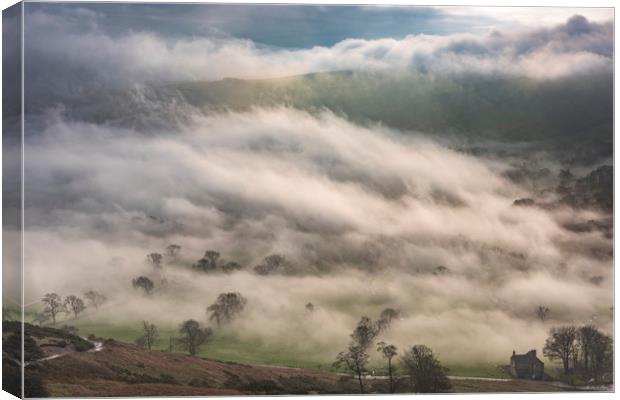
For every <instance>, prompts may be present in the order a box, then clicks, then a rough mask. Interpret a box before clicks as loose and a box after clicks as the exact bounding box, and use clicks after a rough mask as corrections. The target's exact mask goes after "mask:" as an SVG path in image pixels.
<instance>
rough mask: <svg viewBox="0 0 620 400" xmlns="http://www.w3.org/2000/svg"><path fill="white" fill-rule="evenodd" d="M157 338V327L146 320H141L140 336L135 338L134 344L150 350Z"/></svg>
mask: <svg viewBox="0 0 620 400" xmlns="http://www.w3.org/2000/svg"><path fill="white" fill-rule="evenodd" d="M158 338H159V332H157V327H156V326H155V325H154V324H152V323H150V322H148V321H142V336H140V337H139V338H138V339H136V344H137V345H138V346H140V347H144V348H146V349H149V350H151V348H152V347H153V345H155V342H156V341H157V339H158Z"/></svg>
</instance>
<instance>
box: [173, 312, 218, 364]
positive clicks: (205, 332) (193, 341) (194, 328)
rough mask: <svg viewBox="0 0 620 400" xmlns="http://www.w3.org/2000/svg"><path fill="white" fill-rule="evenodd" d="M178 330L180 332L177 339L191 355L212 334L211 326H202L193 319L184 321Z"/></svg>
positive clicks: (194, 353)
mask: <svg viewBox="0 0 620 400" xmlns="http://www.w3.org/2000/svg"><path fill="white" fill-rule="evenodd" d="M179 332H180V333H181V337H180V338H179V341H180V343H181V344H182V345H183V347H184V348H185V349H187V351H188V352H189V355H191V356H193V355H196V353H197V352H198V348H199V347H200V346H201V345H203V344H204V343H205V342H206V341H207V340H208V339H209V338H210V337H211V335H212V334H213V331H212V330H211V328H203V327H201V326H200V323H199V322H198V321H195V320H193V319H188V320H187V321H184V322H183V323H182V324H181V326H180V328H179Z"/></svg>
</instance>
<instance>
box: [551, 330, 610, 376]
mask: <svg viewBox="0 0 620 400" xmlns="http://www.w3.org/2000/svg"><path fill="white" fill-rule="evenodd" d="M543 354H544V355H545V357H547V358H548V359H550V360H558V361H561V362H562V372H563V374H564V377H565V378H567V377H569V376H571V375H572V376H574V377H581V378H584V379H586V380H588V379H592V380H593V381H594V382H599V381H600V379H601V378H602V376H603V374H605V373H609V372H611V371H613V339H612V338H611V337H610V336H608V335H606V334H604V333H602V332H601V331H599V330H598V329H597V328H596V327H595V326H593V325H583V326H574V325H567V326H559V327H553V328H551V330H550V331H549V337H548V338H547V340H546V342H545V347H544V348H543Z"/></svg>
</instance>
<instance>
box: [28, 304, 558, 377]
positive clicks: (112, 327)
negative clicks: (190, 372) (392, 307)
mask: <svg viewBox="0 0 620 400" xmlns="http://www.w3.org/2000/svg"><path fill="white" fill-rule="evenodd" d="M31 316H32V313H28V312H27V313H26V320H29V319H31V318H30V317H31ZM65 324H67V325H73V326H75V327H77V328H78V329H79V333H80V335H83V336H87V335H90V334H94V335H95V336H98V337H102V338H111V339H114V340H118V341H121V342H125V343H134V341H135V339H136V338H138V337H139V336H140V335H141V334H142V327H141V325H140V323H136V324H135V326H134V325H133V324H132V325H129V324H121V323H109V322H100V321H94V320H92V319H91V318H89V317H87V316H85V317H81V318H78V319H77V320H72V319H68V320H64V319H63V320H59V321H58V323H57V325H58V326H63V325H65ZM158 332H159V340H158V341H157V343H156V345H155V349H157V350H169V349H170V338H174V337H176V336H177V335H178V332H177V330H176V327H159V329H158ZM172 350H173V351H175V352H183V351H184V350H183V349H182V348H181V347H180V345H179V344H176V343H174V341H173V346H172ZM198 355H199V356H201V357H205V358H210V359H213V360H218V361H226V362H238V363H248V364H265V365H277V366H283V367H295V368H313V369H320V370H324V371H340V372H344V370H342V369H338V368H335V367H334V366H333V365H332V363H333V360H331V359H326V358H322V357H320V356H319V355H317V354H316V353H313V352H302V351H300V349H299V348H296V347H291V346H287V345H286V343H277V344H276V343H273V342H267V341H263V340H261V339H260V338H251V339H249V338H243V339H242V338H240V337H238V336H236V335H234V334H222V333H217V332H216V333H215V334H214V335H213V336H212V338H211V340H209V342H208V343H207V344H205V345H203V346H202V347H201V348H200V352H199V354H198ZM334 358H335V354H334ZM506 361H508V360H506ZM506 363H507V362H506ZM444 365H445V366H446V367H448V368H449V375H454V376H468V377H485V378H510V374H509V373H508V372H507V371H506V369H505V368H502V367H501V366H500V365H498V364H497V363H474V364H458V363H444ZM371 369H373V370H374V371H375V374H378V375H382V374H384V373H386V372H387V371H386V370H385V369H386V368H385V366H384V365H373V366H371ZM549 370H550V371H549V372H550V375H551V374H553V372H552V371H551V368H549Z"/></svg>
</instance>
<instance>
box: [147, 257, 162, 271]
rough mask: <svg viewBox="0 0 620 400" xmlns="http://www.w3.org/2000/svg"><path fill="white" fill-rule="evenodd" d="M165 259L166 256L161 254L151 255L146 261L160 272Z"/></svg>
mask: <svg viewBox="0 0 620 400" xmlns="http://www.w3.org/2000/svg"><path fill="white" fill-rule="evenodd" d="M163 259H164V256H162V255H161V254H160V253H151V254H147V256H146V261H147V262H148V263H149V264H151V266H152V267H153V268H154V269H155V270H159V269H161V268H162V261H163Z"/></svg>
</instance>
